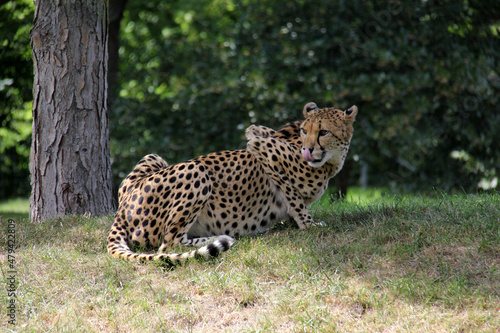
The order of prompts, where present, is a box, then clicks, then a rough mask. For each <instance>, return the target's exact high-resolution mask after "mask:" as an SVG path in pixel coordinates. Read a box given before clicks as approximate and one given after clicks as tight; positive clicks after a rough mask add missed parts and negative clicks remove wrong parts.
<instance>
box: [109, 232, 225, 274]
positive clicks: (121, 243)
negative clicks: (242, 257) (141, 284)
mask: <svg viewBox="0 0 500 333" xmlns="http://www.w3.org/2000/svg"><path fill="white" fill-rule="evenodd" d="M233 244H234V239H233V238H231V237H229V236H226V235H222V236H218V237H216V238H215V240H214V241H213V242H212V243H210V244H208V245H205V246H202V247H200V248H199V249H196V250H193V251H189V252H184V253H159V254H143V253H134V252H132V250H130V248H129V246H128V244H127V242H126V241H125V240H124V239H123V238H121V237H120V240H115V241H112V240H111V239H108V252H109V253H110V254H111V255H112V256H113V257H115V258H117V259H123V260H128V261H135V260H137V261H140V262H148V261H156V262H160V263H162V264H163V265H165V266H167V268H173V267H175V266H178V265H180V264H182V263H184V262H185V261H186V260H188V259H192V258H197V259H205V260H208V259H210V258H215V257H217V256H218V255H219V254H220V253H221V252H225V251H227V250H229V249H230V248H231V246H232V245H233Z"/></svg>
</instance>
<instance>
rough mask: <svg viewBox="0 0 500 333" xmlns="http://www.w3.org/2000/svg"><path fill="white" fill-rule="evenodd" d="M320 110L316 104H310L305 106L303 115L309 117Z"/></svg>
mask: <svg viewBox="0 0 500 333" xmlns="http://www.w3.org/2000/svg"><path fill="white" fill-rule="evenodd" d="M316 110H318V106H317V105H316V103H314V102H309V103H307V104H306V105H304V110H302V113H303V114H304V117H306V118H307V117H309V116H310V115H312V114H313V113H314V111H316Z"/></svg>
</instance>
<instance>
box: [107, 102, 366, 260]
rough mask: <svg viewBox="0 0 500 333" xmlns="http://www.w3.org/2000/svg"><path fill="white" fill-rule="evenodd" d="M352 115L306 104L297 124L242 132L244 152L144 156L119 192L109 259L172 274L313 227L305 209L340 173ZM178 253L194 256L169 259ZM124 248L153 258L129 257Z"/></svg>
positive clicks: (353, 110)
mask: <svg viewBox="0 0 500 333" xmlns="http://www.w3.org/2000/svg"><path fill="white" fill-rule="evenodd" d="M357 112H358V109H357V107H356V106H352V107H351V108H349V109H347V110H345V111H341V110H339V109H336V108H322V109H320V108H318V106H317V105H316V104H315V103H308V104H306V105H305V106H304V108H303V115H304V120H302V121H296V122H292V123H289V124H287V125H285V126H283V127H281V128H280V129H278V130H276V131H275V130H273V129H270V128H267V127H264V126H255V125H252V126H250V127H248V128H247V130H246V131H245V136H246V138H247V140H248V142H247V147H246V149H240V150H232V151H221V152H216V153H211V154H208V155H205V156H201V157H198V158H195V159H192V160H189V161H186V162H183V163H179V164H175V165H168V164H167V162H165V161H164V160H163V159H162V158H161V157H160V156H158V155H154V154H151V155H147V156H145V157H144V158H143V159H141V161H139V163H138V164H137V166H136V167H135V168H134V170H133V171H132V172H131V173H130V174H129V175H128V176H127V177H126V178H125V179H124V180H123V182H122V183H121V185H120V188H119V190H118V197H119V198H118V201H119V207H118V210H117V212H116V216H115V220H114V223H113V225H112V226H111V230H110V231H109V236H108V239H107V244H108V245H107V247H108V252H109V253H110V254H111V255H112V256H113V257H115V258H118V259H124V260H138V261H141V262H146V261H158V262H160V263H162V264H163V265H166V266H168V267H174V266H176V265H178V264H180V263H182V262H184V261H186V260H187V259H189V258H203V259H208V258H211V257H216V256H218V255H219V254H220V253H221V252H223V251H226V250H228V249H229V248H231V246H232V245H233V243H234V238H237V237H238V236H240V235H244V234H255V233H263V232H265V231H267V230H268V229H269V228H271V227H272V226H273V225H274V224H275V223H276V222H280V221H283V220H285V219H292V220H293V221H295V223H296V224H297V226H298V227H299V228H301V229H306V228H308V227H311V226H315V225H318V224H317V223H315V222H314V221H313V219H312V217H311V215H310V214H309V212H308V210H307V207H309V206H310V205H311V204H312V203H313V202H315V201H316V200H318V199H319V198H320V197H321V195H322V194H323V193H324V191H325V190H326V188H327V185H328V180H329V179H330V178H331V177H333V176H335V175H336V174H337V173H338V172H339V171H340V169H341V168H342V166H343V164H344V160H345V158H346V155H347V152H348V149H349V145H350V141H351V138H352V135H353V123H354V121H355V118H356V115H357ZM179 245H185V246H194V247H197V249H196V250H192V251H188V252H183V253H171V252H170V251H171V249H172V248H173V247H176V246H179ZM131 247H142V248H145V249H146V252H148V251H149V252H150V251H151V250H152V249H159V250H158V252H157V253H147V254H146V253H136V252H133V251H132V250H131Z"/></svg>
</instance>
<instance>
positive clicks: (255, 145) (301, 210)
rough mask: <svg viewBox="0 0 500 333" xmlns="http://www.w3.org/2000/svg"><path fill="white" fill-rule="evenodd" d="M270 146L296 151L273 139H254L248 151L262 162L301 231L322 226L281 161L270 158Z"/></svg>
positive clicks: (249, 143) (248, 146)
mask: <svg viewBox="0 0 500 333" xmlns="http://www.w3.org/2000/svg"><path fill="white" fill-rule="evenodd" d="M250 128H251V127H250ZM247 131H248V130H247ZM268 144H270V145H272V146H273V147H274V146H276V145H281V147H277V149H279V150H280V151H288V152H290V153H292V152H293V151H294V148H293V147H292V146H291V145H289V144H287V143H286V142H282V141H280V140H276V139H273V138H271V139H270V138H262V137H254V138H253V139H252V140H250V141H249V142H248V143H247V149H248V150H249V151H250V152H251V153H252V154H253V155H254V156H255V157H256V158H257V160H259V161H260V162H261V164H262V166H263V167H264V170H265V171H266V174H267V175H268V176H269V177H270V178H271V180H272V182H273V183H274V184H275V185H276V187H277V188H278V189H279V190H280V191H281V193H283V195H284V197H285V200H286V201H287V204H288V215H289V216H290V217H292V218H293V219H294V221H295V222H296V223H297V225H298V227H299V228H300V229H305V228H307V227H311V226H317V225H321V224H320V223H315V222H314V221H313V219H312V217H311V214H309V212H308V210H307V206H306V203H305V201H304V199H303V198H302V196H301V195H300V193H299V192H298V191H297V190H296V189H295V188H294V187H293V185H292V182H291V181H290V179H289V177H288V175H287V174H286V172H285V170H284V169H283V167H282V165H281V163H280V162H279V160H277V159H272V158H270V154H269V153H268V152H267V149H268V148H267V146H268Z"/></svg>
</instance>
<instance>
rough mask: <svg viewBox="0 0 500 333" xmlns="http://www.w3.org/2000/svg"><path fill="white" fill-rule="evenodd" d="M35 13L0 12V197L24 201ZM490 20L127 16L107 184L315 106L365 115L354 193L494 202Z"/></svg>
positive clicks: (493, 20)
mask: <svg viewBox="0 0 500 333" xmlns="http://www.w3.org/2000/svg"><path fill="white" fill-rule="evenodd" d="M33 8H34V6H33V4H32V3H31V2H30V1H28V0H23V1H15V2H14V1H11V2H9V3H7V4H4V5H3V6H1V7H0V43H1V44H2V47H1V48H0V63H1V66H0V123H1V129H0V189H1V190H0V197H5V196H14V195H18V194H19V193H23V194H24V195H26V194H27V193H28V192H29V182H28V155H29V146H30V138H29V132H30V117H31V114H30V109H31V102H30V101H31V100H32V96H31V92H32V62H31V51H30V48H29V42H28V41H29V29H30V28H31V25H32V22H31V20H32V13H33ZM499 17H500V3H498V1H494V0H482V1H479V0H473V1H471V0H460V1H458V2H457V1H451V0H445V1H440V2H437V1H418V2H411V3H409V2H402V1H397V0H384V1H377V2H375V1H326V0H312V1H295V2H290V1H271V0H259V1H257V0H243V1H234V0H213V1H209V0H184V1H164V0H151V1H146V2H141V1H129V2H128V5H127V9H126V13H125V16H124V19H123V21H122V32H121V42H122V47H121V49H120V73H119V85H120V87H119V91H120V94H119V98H117V99H116V100H114V101H113V104H112V105H111V107H110V120H111V121H110V126H111V136H112V137H111V139H112V142H111V150H112V159H113V172H114V179H115V182H116V183H118V182H119V181H120V180H121V179H122V178H123V177H124V176H125V175H126V174H127V173H128V172H129V171H130V170H131V169H132V167H133V165H134V164H135V163H136V162H137V161H138V160H139V159H140V158H141V157H142V156H143V155H145V154H148V153H153V152H156V153H159V154H161V155H162V156H163V157H164V158H165V159H166V160H167V161H169V163H176V162H179V161H182V160H185V159H189V158H192V157H194V156H197V155H200V154H204V153H208V152H211V151H215V150H222V149H234V148H239V147H244V146H245V140H244V136H243V131H244V129H245V128H246V127H247V126H248V125H250V124H252V123H258V124H263V125H267V126H271V127H277V126H279V125H281V124H283V123H285V122H287V121H290V120H296V119H298V118H300V117H301V115H300V110H301V108H302V105H303V104H305V103H306V102H309V101H315V102H317V103H318V105H322V106H332V105H335V106H338V107H341V108H347V107H349V106H351V105H352V104H356V105H358V107H359V109H360V113H359V116H358V122H357V123H356V125H355V126H356V128H355V135H354V138H353V142H352V148H351V153H350V158H354V160H355V162H356V163H353V165H354V170H353V172H351V173H350V174H351V177H352V178H353V179H352V180H351V183H354V182H355V178H357V177H358V176H359V175H360V172H361V169H362V168H364V170H367V171H368V173H367V175H368V181H369V184H370V185H383V186H388V187H390V188H397V189H405V190H422V189H429V188H432V187H439V188H443V189H445V190H453V189H461V188H463V189H464V190H466V191H474V190H476V189H478V188H479V187H480V186H479V185H481V187H483V188H488V187H495V186H496V183H498V178H499V175H498V171H497V170H498V169H500V168H499V166H500V151H499V148H498V147H499V145H498V142H500V134H499V132H498V131H497V130H496V129H497V128H500V107H499V105H500V103H499V96H500V93H499V92H500V91H499V90H500V77H499V73H498V68H500V66H499V60H500V19H499ZM20 184H21V185H20Z"/></svg>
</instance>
